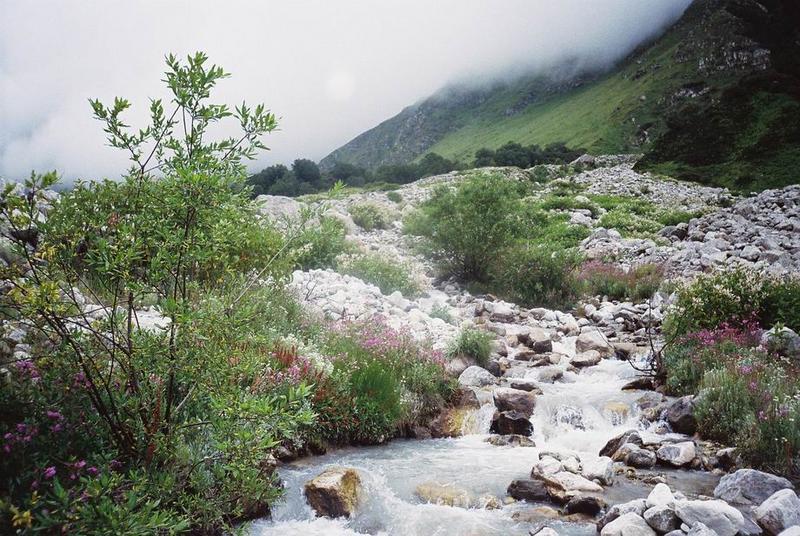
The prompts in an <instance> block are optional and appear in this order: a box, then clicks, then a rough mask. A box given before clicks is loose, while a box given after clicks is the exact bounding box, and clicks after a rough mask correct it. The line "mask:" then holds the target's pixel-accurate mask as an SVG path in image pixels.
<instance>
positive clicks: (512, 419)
mask: <svg viewBox="0 0 800 536" xmlns="http://www.w3.org/2000/svg"><path fill="white" fill-rule="evenodd" d="M490 431H491V432H493V433H495V434H501V435H507V434H519V435H524V436H529V435H531V433H533V424H531V421H530V419H529V417H528V416H526V415H524V414H522V413H519V412H517V411H496V412H495V414H494V416H493V417H492V425H491V427H490Z"/></svg>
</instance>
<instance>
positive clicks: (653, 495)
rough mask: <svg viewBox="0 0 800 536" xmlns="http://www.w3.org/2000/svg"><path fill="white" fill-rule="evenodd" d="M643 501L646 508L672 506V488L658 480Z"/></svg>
mask: <svg viewBox="0 0 800 536" xmlns="http://www.w3.org/2000/svg"><path fill="white" fill-rule="evenodd" d="M645 503H646V504H647V507H648V508H652V507H653V506H669V507H673V506H675V496H674V495H673V494H672V490H670V489H669V486H667V485H666V484H664V483H663V482H659V483H658V484H656V485H655V487H654V488H653V489H652V490H651V491H650V494H649V495H648V496H647V499H646V500H645ZM670 530H671V529H670ZM664 532H667V531H664Z"/></svg>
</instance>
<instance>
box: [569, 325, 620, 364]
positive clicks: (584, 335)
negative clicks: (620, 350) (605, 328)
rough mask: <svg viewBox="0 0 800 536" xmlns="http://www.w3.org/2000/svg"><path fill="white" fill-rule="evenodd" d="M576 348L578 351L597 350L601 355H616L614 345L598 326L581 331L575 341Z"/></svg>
mask: <svg viewBox="0 0 800 536" xmlns="http://www.w3.org/2000/svg"><path fill="white" fill-rule="evenodd" d="M575 350H576V351H577V352H578V353H583V352H588V351H589V350H595V351H596V352H597V353H598V354H600V356H601V357H609V356H612V355H614V347H613V346H612V345H611V343H610V342H608V339H606V337H605V335H603V334H602V333H601V332H600V330H598V329H597V328H592V329H585V330H584V331H583V332H581V334H580V335H578V339H577V340H576V341H575Z"/></svg>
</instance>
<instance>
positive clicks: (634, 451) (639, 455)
mask: <svg viewBox="0 0 800 536" xmlns="http://www.w3.org/2000/svg"><path fill="white" fill-rule="evenodd" d="M628 445H630V447H631V450H630V452H628V454H627V455H626V456H625V465H630V466H631V467H636V468H637V469H650V468H651V467H653V466H654V465H655V464H656V455H655V453H654V452H652V451H649V450H647V449H640V448H639V447H636V446H635V445H633V444H631V443H626V444H625V445H623V447H624V446H628ZM620 450H622V449H621V448H620Z"/></svg>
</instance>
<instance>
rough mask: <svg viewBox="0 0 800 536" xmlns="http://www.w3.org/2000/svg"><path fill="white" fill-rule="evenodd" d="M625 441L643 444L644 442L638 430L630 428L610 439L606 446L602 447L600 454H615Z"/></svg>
mask: <svg viewBox="0 0 800 536" xmlns="http://www.w3.org/2000/svg"><path fill="white" fill-rule="evenodd" d="M625 443H633V444H634V445H638V446H641V445H642V444H643V442H642V437H641V436H640V435H639V432H637V431H636V430H628V431H627V432H623V433H622V434H620V435H618V436H616V437H613V438H611V439H609V440H608V442H607V443H606V444H605V446H604V447H603V448H602V449H600V456H613V455H614V453H615V452H617V450H618V449H619V448H620V447H621V446H622V445H624V444H625Z"/></svg>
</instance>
